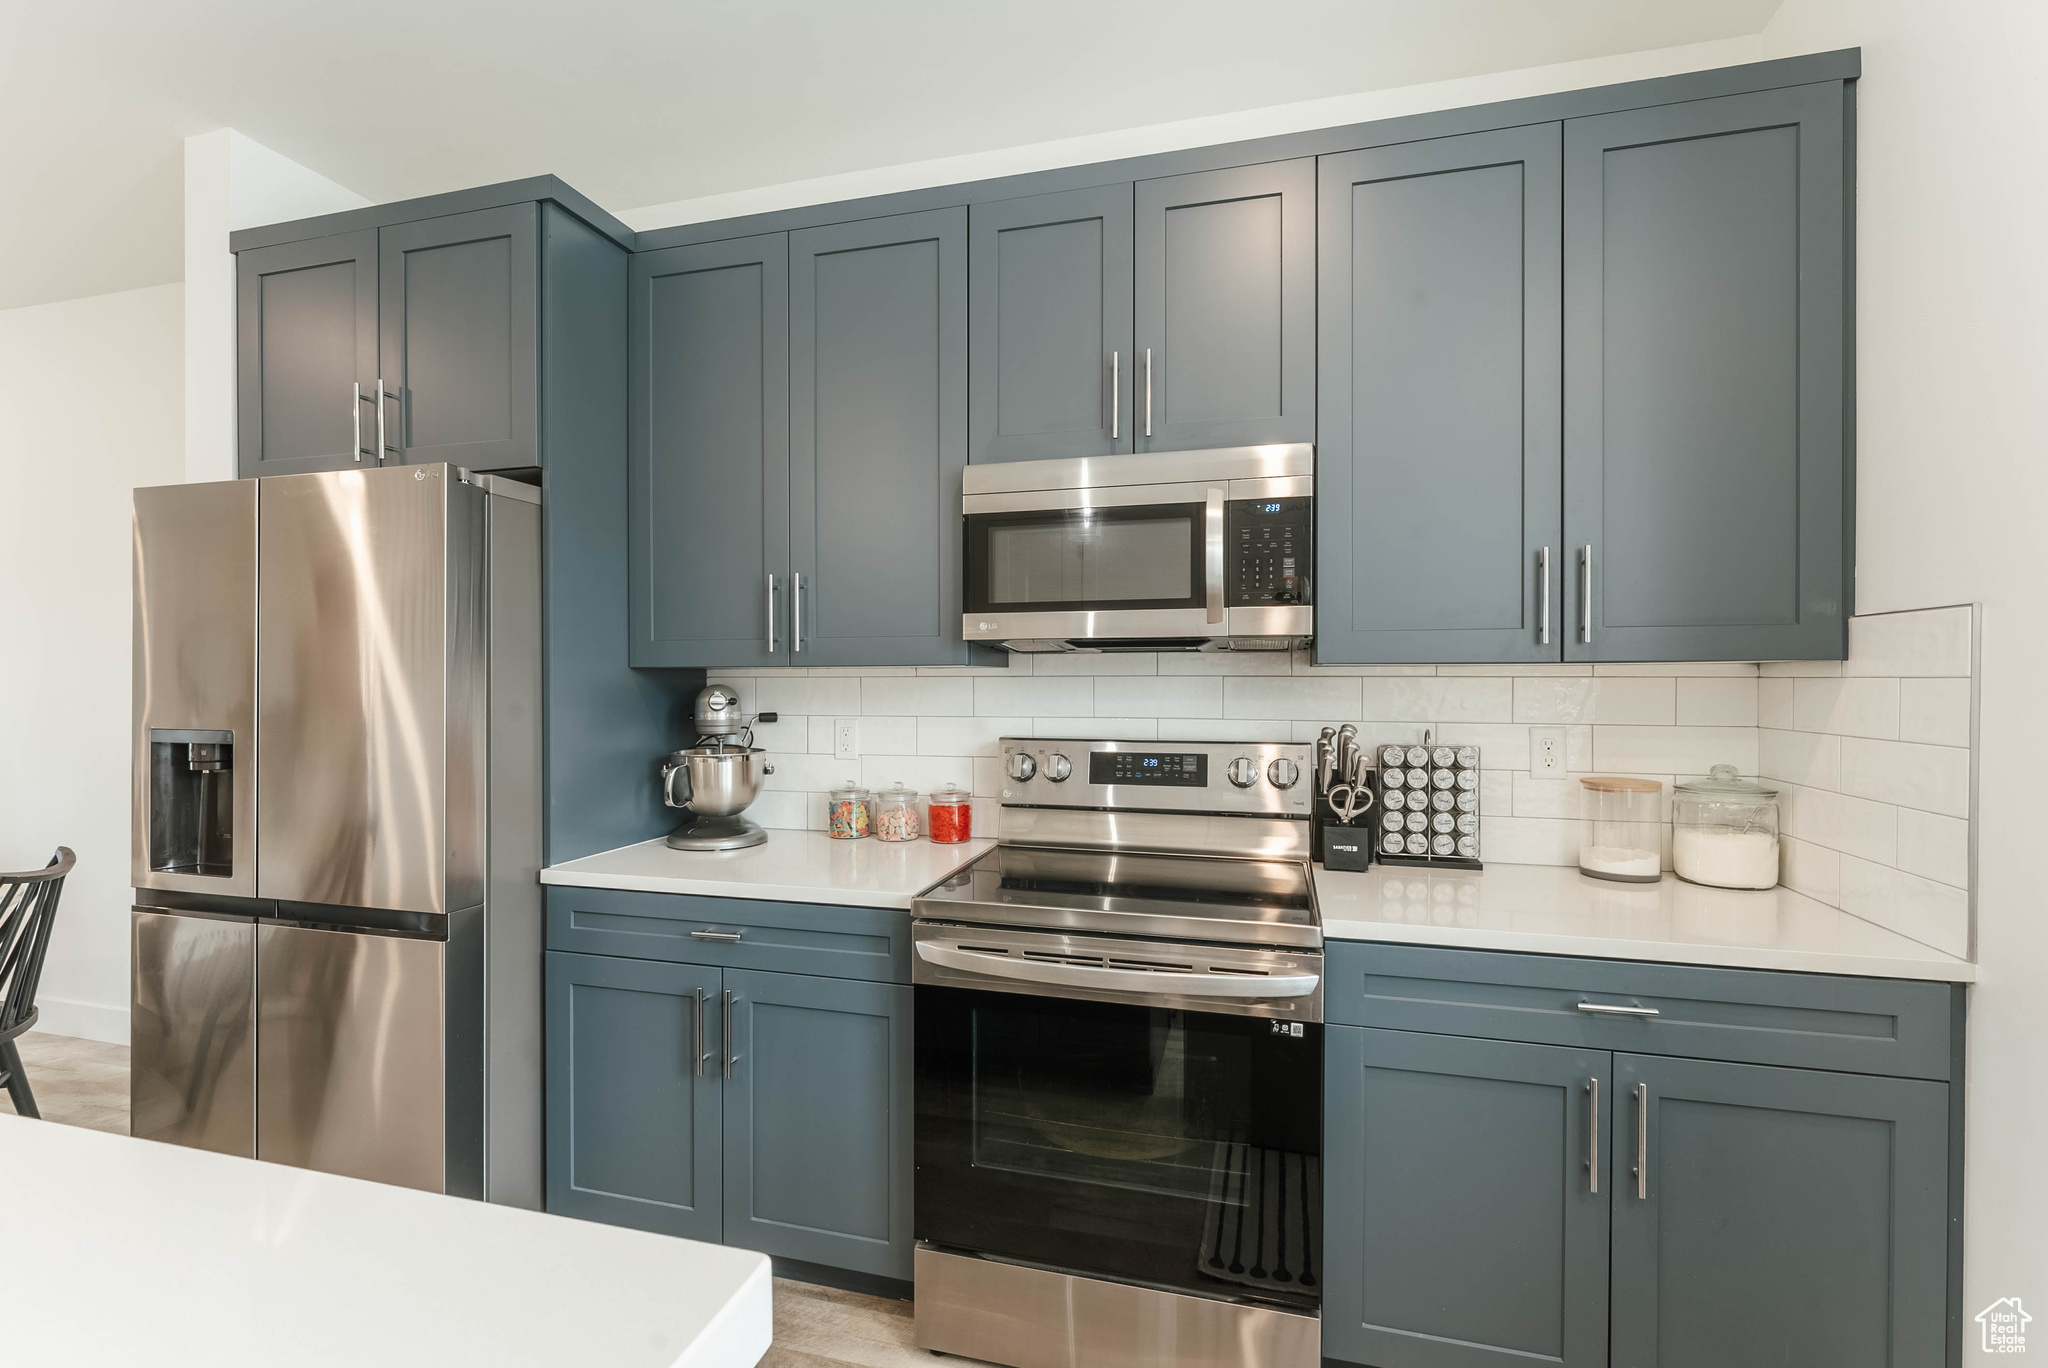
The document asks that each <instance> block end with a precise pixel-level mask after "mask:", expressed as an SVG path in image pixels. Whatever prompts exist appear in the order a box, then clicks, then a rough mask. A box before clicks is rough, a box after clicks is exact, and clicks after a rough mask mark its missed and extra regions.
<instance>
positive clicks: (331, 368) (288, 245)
mask: <svg viewBox="0 0 2048 1368" xmlns="http://www.w3.org/2000/svg"><path fill="white" fill-rule="evenodd" d="M235 311H236V316H235V329H236V350H235V367H236V388H235V397H236V407H237V414H236V417H237V422H238V425H239V429H240V439H239V441H238V443H237V447H236V462H237V464H236V469H237V471H238V473H239V474H241V475H242V476H244V477H248V476H254V475H303V474H306V473H308V472H311V471H316V470H342V469H345V468H347V467H349V466H353V465H359V464H361V463H362V462H363V461H365V460H367V461H371V462H375V460H376V459H377V454H376V451H375V450H374V446H375V442H376V432H377V416H376V411H375V410H374V409H373V408H372V407H371V405H372V403H373V402H374V401H373V398H372V396H373V395H374V394H375V393H376V378H377V232H376V230H375V229H359V230H357V231H355V232H349V233H333V234H329V235H327V236H324V237H313V238H308V239H306V240H305V241H302V242H284V243H279V244H277V245H275V246H271V247H257V248H251V249H250V250H248V251H244V252H241V253H238V254H237V255H236V257H235Z"/></svg>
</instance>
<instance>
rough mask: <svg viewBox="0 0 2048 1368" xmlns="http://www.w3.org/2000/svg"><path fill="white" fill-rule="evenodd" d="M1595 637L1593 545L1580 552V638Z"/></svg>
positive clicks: (1589, 544)
mask: <svg viewBox="0 0 2048 1368" xmlns="http://www.w3.org/2000/svg"><path fill="white" fill-rule="evenodd" d="M1592 639H1593V546H1592V543H1591V542H1588V543H1587V544H1586V546H1585V548H1584V549H1583V550H1581V551H1580V552H1579V640H1581V641H1591V640H1592Z"/></svg>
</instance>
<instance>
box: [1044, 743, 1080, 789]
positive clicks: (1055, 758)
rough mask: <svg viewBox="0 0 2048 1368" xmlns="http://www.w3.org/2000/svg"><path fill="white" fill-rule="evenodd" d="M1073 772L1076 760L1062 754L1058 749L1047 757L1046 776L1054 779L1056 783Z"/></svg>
mask: <svg viewBox="0 0 2048 1368" xmlns="http://www.w3.org/2000/svg"><path fill="white" fill-rule="evenodd" d="M1073 772H1074V762H1073V761H1071V760H1069V759H1067V757H1066V756H1064V755H1061V754H1060V753H1059V752H1058V751H1054V752H1053V753H1052V754H1051V755H1048V756H1046V757H1045V777H1046V778H1048V779H1050V780H1052V781H1053V782H1054V783H1055V784H1057V783H1060V782H1061V781H1062V780H1064V779H1065V778H1066V777H1067V776H1068V775H1070V774H1072V773H1073Z"/></svg>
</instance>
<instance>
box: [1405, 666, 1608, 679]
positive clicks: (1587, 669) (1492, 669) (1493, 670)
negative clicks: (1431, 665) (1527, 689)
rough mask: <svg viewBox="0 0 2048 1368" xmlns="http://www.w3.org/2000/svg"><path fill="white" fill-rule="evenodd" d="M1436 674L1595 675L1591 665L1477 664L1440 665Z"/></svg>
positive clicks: (1575, 676)
mask: <svg viewBox="0 0 2048 1368" xmlns="http://www.w3.org/2000/svg"><path fill="white" fill-rule="evenodd" d="M1436 672H1437V673H1438V674H1440V675H1444V676H1447V677H1455V676H1458V675H1479V676H1482V677H1495V678H1498V677H1502V676H1505V677H1508V678H1512V679H1522V678H1529V679H1581V678H1589V677H1590V676H1591V675H1592V673H1593V667H1592V666H1591V665H1493V664H1485V663H1475V664H1470V665H1439V666H1437V667H1436Z"/></svg>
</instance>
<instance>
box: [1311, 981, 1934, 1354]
mask: <svg viewBox="0 0 2048 1368" xmlns="http://www.w3.org/2000/svg"><path fill="white" fill-rule="evenodd" d="M1397 958H1398V957H1397V956H1396V955H1394V954H1392V953H1388V954H1385V955H1382V954H1380V953H1379V952H1378V951H1373V952H1363V951H1355V950H1352V949H1350V948H1348V947H1345V946H1342V945H1338V946H1336V947H1335V948H1333V950H1332V960H1333V964H1334V966H1335V967H1334V968H1333V975H1332V983H1333V984H1337V985H1339V986H1340V989H1341V988H1342V986H1343V985H1344V984H1345V983H1346V982H1347V978H1348V979H1356V980H1357V981H1359V982H1360V983H1364V984H1365V985H1366V991H1365V993H1364V994H1363V995H1361V996H1359V997H1357V998H1356V999H1355V1000H1354V999H1352V998H1350V997H1348V996H1347V995H1346V994H1345V993H1344V992H1342V991H1340V992H1338V993H1337V995H1336V996H1335V997H1334V998H1333V1002H1334V1004H1335V1005H1334V1007H1333V1009H1332V1010H1333V1015H1336V1016H1339V1017H1342V1016H1347V1015H1348V1016H1351V1017H1353V1019H1354V1020H1355V1019H1356V1017H1357V1016H1360V1015H1368V1014H1370V1013H1372V1012H1375V1011H1379V1012H1384V1011H1388V1010H1392V1009H1393V1008H1392V1007H1390V1006H1389V1005H1388V1003H1389V1002H1393V1004H1394V1006H1401V1005H1402V1004H1403V1003H1406V1002H1407V1001H1408V1000H1409V999H1413V998H1419V997H1432V998H1437V999H1445V1000H1454V1001H1462V1000H1463V999H1462V997H1461V993H1462V992H1463V991H1464V990H1467V989H1472V990H1476V989H1477V988H1479V987H1484V986H1485V985H1484V984H1481V983H1480V982H1479V980H1480V978H1481V977H1482V975H1481V974H1480V973H1479V972H1478V971H1477V970H1474V971H1473V972H1472V982H1471V983H1459V982H1455V981H1453V980H1454V979H1455V977H1456V973H1457V970H1456V966H1455V965H1454V964H1452V963H1448V962H1437V963H1436V968H1437V971H1438V972H1439V974H1440V975H1442V977H1441V978H1440V979H1439V980H1433V981H1431V982H1428V983H1424V984H1421V985H1420V986H1419V987H1418V986H1417V984H1416V981H1414V980H1409V979H1401V978H1396V977H1388V976H1387V975H1388V974H1389V973H1391V972H1394V971H1396V970H1398V969H1399V968H1400V967H1401V965H1400V964H1398V963H1397V962H1396V961H1397ZM1442 958H1443V956H1442V955H1441V954H1440V960H1441V959H1442ZM1503 958H1505V957H1502V956H1493V957H1491V959H1492V960H1493V961H1499V960H1501V959H1503ZM1411 967H1412V966H1411ZM1579 967H1580V966H1577V965H1576V962H1573V961H1567V960H1557V959H1549V958H1546V959H1545V960H1543V961H1542V963H1540V964H1536V965H1533V966H1532V967H1531V968H1530V970H1529V972H1528V978H1527V981H1526V984H1525V986H1524V987H1522V988H1515V989H1510V988H1506V987H1502V986H1500V985H1498V984H1496V985H1494V986H1493V988H1492V989H1491V991H1492V993H1493V999H1494V1000H1495V1001H1500V1002H1506V1001H1507V1000H1508V998H1509V997H1510V996H1513V995H1514V994H1519V996H1516V997H1514V1001H1515V1003H1516V1004H1517V1005H1518V1006H1519V1008H1520V1009H1521V1014H1522V1015H1524V1016H1529V1017H1531V1018H1532V1019H1537V1018H1538V1017H1539V1013H1540V1011H1541V1009H1543V1008H1544V1007H1546V1006H1547V1005H1549V1004H1548V998H1547V997H1546V996H1545V995H1546V994H1548V995H1550V996H1554V997H1555V998H1556V1000H1557V1005H1558V1006H1561V1007H1563V1008H1564V1009H1565V1010H1566V1011H1570V1012H1572V1015H1573V1017H1574V1018H1578V1020H1577V1021H1575V1022H1573V1023H1571V1024H1576V1025H1581V1026H1583V1027H1584V1028H1585V1030H1586V1031H1587V1032H1588V1033H1589V1034H1590V1033H1595V1032H1610V1031H1611V1032H1623V1031H1627V1032H1633V1033H1634V1034H1635V1036H1636V1037H1637V1039H1639V1040H1640V1041H1641V1042H1642V1044H1643V1045H1645V1046H1649V1047H1650V1048H1652V1049H1654V1048H1655V1047H1656V1046H1657V1045H1658V1044H1660V1043H1661V1044H1676V1043H1677V1042H1678V1041H1680V1040H1687V1039H1692V1038H1693V1037H1692V1036H1689V1035H1686V1034H1683V1033H1684V1032H1685V1031H1686V1029H1687V1028H1686V1026H1685V1024H1684V1023H1683V1022H1682V1021H1678V1020H1676V1019H1674V1021H1673V1022H1672V1023H1670V1024H1669V1026H1668V1027H1667V1025H1666V1024H1665V1023H1664V1022H1663V1020H1662V1016H1661V1015H1660V1010H1653V1009H1650V1008H1645V1007H1643V1006H1642V1003H1643V1001H1644V1000H1645V999H1646V998H1647V999H1648V1000H1651V1001H1656V1002H1659V1003H1664V1004H1666V1005H1669V1004H1670V1000H1669V999H1664V998H1659V997H1655V996H1654V995H1652V994H1643V995H1641V996H1637V995H1633V994H1629V993H1628V992H1627V990H1626V989H1619V990H1617V989H1614V988H1609V989H1608V990H1607V993H1602V994H1598V996H1606V995H1607V994H1609V993H1611V994H1612V995H1613V996H1616V997H1621V996H1627V997H1628V998H1629V1001H1630V1003H1632V1004H1633V1009H1634V1010H1636V1011H1638V1012H1640V1013H1643V1014H1644V1015H1639V1016H1635V1017H1613V1016H1600V1015H1598V1013H1597V1010H1596V1011H1595V1012H1590V1013H1589V1012H1586V1011H1584V1010H1583V1009H1580V1010H1574V1009H1575V1008H1578V1007H1579V1005H1580V1004H1584V1003H1587V1002H1588V1001H1589V1000H1590V999H1591V998H1592V997H1593V996H1595V995H1594V994H1589V993H1587V992H1583V991H1578V990H1555V989H1550V988H1544V987H1540V986H1538V985H1541V984H1543V983H1545V982H1547V981H1549V980H1553V979H1559V978H1560V977H1562V978H1566V979H1568V978H1570V977H1571V975H1572V973H1574V972H1576V971H1577V969H1578V968H1579ZM1595 968H1596V969H1597V971H1598V972H1601V973H1604V974H1606V975H1608V976H1609V977H1619V976H1625V975H1626V973H1627V969H1626V967H1624V966H1618V965H1615V964H1613V963H1612V962H1609V963H1608V964H1606V965H1604V966H1595ZM1642 968H1643V978H1644V981H1645V982H1646V983H1648V982H1651V981H1653V980H1654V976H1655V974H1656V973H1657V972H1658V970H1657V969H1656V968H1655V967H1650V966H1644V967H1642ZM1498 970H1499V966H1498V964H1497V963H1495V964H1492V965H1491V966H1490V967H1489V969H1488V974H1490V975H1491V977H1493V978H1499V977H1500V976H1501V974H1500V972H1498ZM1692 972H1694V973H1704V972H1705V971H1692ZM1375 974H1377V975H1378V977H1372V976H1373V975H1375ZM1713 974H1714V975H1717V976H1718V977H1715V978H1713V979H1712V981H1711V982H1709V980H1708V979H1707V978H1705V977H1702V978H1701V979H1700V980H1699V982H1698V983H1697V984H1695V991H1697V992H1699V993H1700V995H1701V998H1702V1000H1701V1001H1700V1002H1698V1003H1694V1004H1692V1005H1693V1006H1694V1008H1695V1011H1696V1014H1699V1013H1707V1014H1712V1013H1719V1014H1721V1015H1725V1016H1730V1017H1731V1019H1733V1017H1735V1016H1737V1015H1739V1014H1741V1013H1748V1015H1749V1020H1748V1023H1747V1024H1748V1025H1750V1026H1751V1027H1752V1028H1756V1027H1758V1026H1764V1027H1773V1026H1780V1025H1782V1024H1783V1022H1782V1020H1781V1018H1784V1017H1785V1016H1786V1014H1787V1013H1790V1012H1792V1011H1793V1010H1794V1008H1793V1007H1792V1006H1790V1005H1788V1004H1791V1003H1793V1002H1795V1001H1796V999H1798V997H1799V996H1800V995H1801V994H1807V995H1810V994H1811V993H1812V992H1813V991H1815V988H1816V985H1818V986H1820V987H1825V986H1826V983H1825V981H1820V980H1815V979H1814V978H1812V977H1811V976H1797V975H1784V974H1766V973H1753V974H1752V973H1741V972H1736V973H1730V972H1729V971H1713ZM1787 980H1790V982H1787ZM1840 982H1841V983H1847V984H1850V985H1851V986H1852V987H1853V986H1855V985H1859V984H1861V985H1868V986H1867V987H1865V988H1864V989H1863V991H1864V993H1865V996H1866V997H1869V998H1871V1000H1870V1001H1865V1002H1862V1003H1860V1004H1858V1005H1860V1006H1861V1007H1862V1008H1864V1009H1865V1010H1866V1012H1867V1013H1869V1014H1871V1018H1870V1019H1871V1020H1872V1021H1874V1022H1875V1021H1879V1020H1883V1021H1884V1029H1885V1031H1886V1032H1887V1033H1896V1034H1899V1035H1901V1036H1907V1035H1913V1034H1914V1033H1915V1032H1917V1031H1919V1030H1920V1029H1921V1028H1922V1026H1923V1025H1924V1023H1919V1022H1918V1015H1916V1013H1917V1011H1918V1005H1919V1003H1918V997H1919V996H1924V992H1925V990H1927V989H1929V988H1930V987H1931V986H1932V985H1926V984H1885V983H1883V982H1882V981H1875V980H1842V981H1840ZM1375 991H1377V993H1378V994H1379V996H1378V997H1377V998H1376V997H1374V996H1373V994H1374V992H1375ZM1716 994H1718V995H1719V996H1718V998H1717V997H1716V996H1715V995H1716ZM1774 998H1776V999H1779V1001H1776V1002H1773V1001H1772V999H1774ZM1602 1005H1603V1004H1601V1003H1599V1002H1594V1003H1593V1006H1594V1007H1595V1008H1596V1009H1597V1008H1599V1007H1600V1006H1602ZM1710 1009H1711V1012H1710ZM1673 1010H1674V1011H1675V1008H1674V1009H1673ZM1958 1020H1960V1018H1959V1017H1958ZM1899 1022H1904V1023H1907V1024H1906V1025H1903V1026H1902V1025H1898V1024H1897V1023H1899ZM1545 1028H1546V1027H1545V1025H1544V1024H1543V1023H1542V1022H1541V1021H1540V1019H1539V1020H1538V1025H1537V1026H1536V1027H1535V1028H1533V1029H1545ZM1664 1031H1668V1033H1667V1034H1665V1035H1662V1036H1660V1035H1659V1032H1664ZM1956 1043H1957V1044H1960V1041H1959V1039H1958V1041H1957V1042H1956ZM1724 1048H1728V1049H1730V1050H1736V1049H1747V1048H1753V1043H1752V1042H1747V1041H1744V1040H1733V1041H1729V1042H1726V1043H1725V1045H1724ZM1774 1048H1778V1049H1780V1050H1781V1051H1784V1052H1793V1051H1796V1050H1797V1049H1798V1048H1800V1046H1799V1045H1798V1043H1797V1042H1794V1041H1789V1040H1788V1041H1782V1042H1778V1043H1777V1044H1776V1046H1774ZM1823 1048H1826V1043H1825V1042H1819V1043H1816V1044H1814V1045H1813V1046H1812V1047H1811V1049H1812V1050H1815V1051H1818V1050H1821V1049H1823ZM1942 1057H1943V1058H1946V1057H1947V1055H1946V1052H1945V1051H1944V1052H1943V1056H1942ZM1949 1088H1950V1084H1949V1083H1948V1082H1947V1081H1944V1080H1942V1079H1935V1078H1914V1077H1896V1076H1887V1075H1883V1074H1876V1073H1870V1074H1864V1073H1850V1072H1845V1071H1841V1070H1838V1069H1824V1068H1812V1067H1781V1066H1776V1065H1765V1064H1755V1063H1736V1062H1732V1061H1724V1060H1711V1059H1698V1058H1687V1057H1681V1056H1678V1055H1675V1054H1674V1055H1663V1054H1654V1053H1648V1052H1639V1051H1636V1050H1625V1049H1619V1048H1616V1049H1603V1048H1598V1047H1597V1046H1594V1045H1560V1044H1555V1043H1552V1044H1534V1043H1527V1042H1523V1041H1515V1040H1501V1039H1492V1038H1482V1037H1478V1036H1455V1035H1440V1034H1432V1033H1427V1032H1421V1031H1406V1030H1391V1029H1384V1028H1379V1027H1364V1026H1357V1025H1346V1024H1332V1025H1330V1026H1329V1028H1328V1031H1327V1034H1326V1036H1325V1077H1324V1108H1325V1118H1326V1119H1325V1126H1326V1134H1325V1137H1324V1154H1325V1161H1324V1162H1325V1165H1326V1172H1327V1175H1328V1180H1327V1184H1326V1187H1325V1211H1324V1231H1325V1234H1324V1240H1325V1263H1326V1272H1327V1279H1326V1282H1325V1292H1324V1305H1323V1352H1324V1353H1325V1354H1326V1355H1327V1356H1329V1358H1331V1359H1334V1360H1337V1361H1339V1362H1342V1363H1348V1364H1364V1365H1371V1368H1490V1366H1491V1365H1504V1364H1508V1363H1516V1364H1528V1363H1532V1362H1536V1363H1555V1364H1562V1365H1566V1368H1601V1366H1602V1365H1612V1368H1726V1366H1727V1365H1730V1364H1765V1363H1772V1364H1776V1363H1785V1364H1798V1365H1800V1368H1865V1366H1866V1365H1871V1364H1887V1365H1891V1368H1940V1366H1941V1365H1942V1364H1944V1363H1945V1361H1946V1355H1947V1351H1948V1350H1949V1349H1950V1348H1951V1347H1952V1346H1951V1343H1950V1340H1951V1336H1952V1334H1953V1329H1952V1327H1951V1324H1950V1317H1949V1311H1950V1308H1949V1304H1948V1301H1949V1258H1950V1255H1951V1245H1950V1233H1951V1232H1950V1221H1949V1191H1950V1179H1951V1169H1950V1160H1951V1155H1950V1143H1951V1142H1950V1134H1951V1132H1950V1125H1951V1119H1952V1118H1951V1115H1950V1110H1949Z"/></svg>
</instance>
